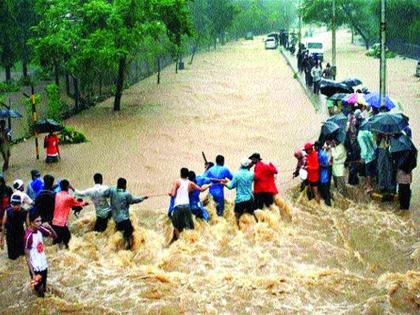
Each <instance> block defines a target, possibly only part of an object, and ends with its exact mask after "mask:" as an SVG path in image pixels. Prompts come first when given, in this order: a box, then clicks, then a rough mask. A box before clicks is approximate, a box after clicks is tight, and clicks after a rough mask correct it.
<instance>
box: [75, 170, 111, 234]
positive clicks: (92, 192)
mask: <svg viewBox="0 0 420 315" xmlns="http://www.w3.org/2000/svg"><path fill="white" fill-rule="evenodd" d="M93 181H94V182H95V185H94V186H93V187H91V188H88V189H86V190H84V191H79V190H77V189H76V191H75V194H76V195H77V196H79V197H89V198H90V199H91V200H92V202H93V204H94V206H95V211H96V223H95V227H94V230H95V231H96V232H103V231H105V230H106V227H107V226H108V220H109V219H110V218H111V216H112V215H111V207H110V206H109V203H108V200H107V199H106V197H105V196H104V193H105V191H106V190H107V189H108V186H105V185H103V177H102V174H99V173H96V174H95V175H94V176H93Z"/></svg>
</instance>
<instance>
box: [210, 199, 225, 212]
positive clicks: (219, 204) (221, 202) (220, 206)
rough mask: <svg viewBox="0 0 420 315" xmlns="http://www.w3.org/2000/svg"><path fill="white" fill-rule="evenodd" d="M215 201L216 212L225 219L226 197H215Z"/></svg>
mask: <svg viewBox="0 0 420 315" xmlns="http://www.w3.org/2000/svg"><path fill="white" fill-rule="evenodd" d="M213 199H214V201H215V202H216V212H217V215H218V216H219V217H223V212H224V210H225V197H224V196H213Z"/></svg>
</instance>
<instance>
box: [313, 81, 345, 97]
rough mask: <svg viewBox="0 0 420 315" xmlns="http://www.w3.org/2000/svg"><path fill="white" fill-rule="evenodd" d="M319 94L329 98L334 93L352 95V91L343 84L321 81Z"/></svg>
mask: <svg viewBox="0 0 420 315" xmlns="http://www.w3.org/2000/svg"><path fill="white" fill-rule="evenodd" d="M320 90H321V93H322V94H324V95H326V96H328V97H330V96H333V95H334V94H336V93H352V92H353V89H352V88H350V87H348V86H347V85H345V84H342V83H339V82H336V81H332V80H321V83H320Z"/></svg>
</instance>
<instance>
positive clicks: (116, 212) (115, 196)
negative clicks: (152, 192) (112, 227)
mask: <svg viewBox="0 0 420 315" xmlns="http://www.w3.org/2000/svg"><path fill="white" fill-rule="evenodd" d="M104 197H107V198H110V199H111V212H112V218H113V219H114V221H115V222H116V223H117V224H118V223H119V222H122V221H125V220H129V218H130V214H129V207H130V205H132V204H136V203H140V202H142V201H144V200H145V197H133V195H131V194H130V193H129V192H128V191H126V190H125V189H119V188H117V187H111V188H108V189H107V190H105V191H104Z"/></svg>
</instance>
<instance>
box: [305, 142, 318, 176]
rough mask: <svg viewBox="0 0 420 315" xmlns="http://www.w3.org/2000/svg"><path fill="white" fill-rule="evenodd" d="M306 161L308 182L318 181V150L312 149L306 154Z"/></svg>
mask: <svg viewBox="0 0 420 315" xmlns="http://www.w3.org/2000/svg"><path fill="white" fill-rule="evenodd" d="M306 161H307V162H306V170H307V171H308V177H307V180H308V182H309V183H317V182H318V181H319V160H318V152H317V151H315V150H312V151H311V152H310V153H308V154H307V155H306Z"/></svg>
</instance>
